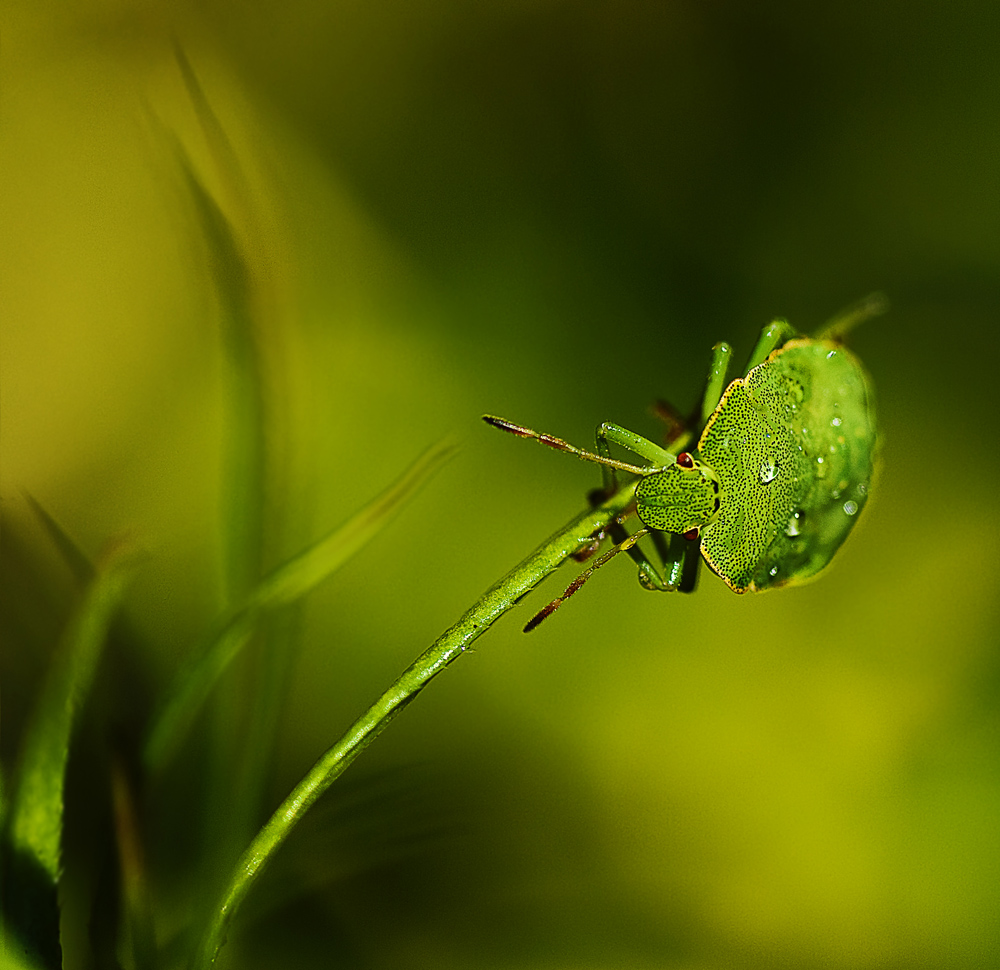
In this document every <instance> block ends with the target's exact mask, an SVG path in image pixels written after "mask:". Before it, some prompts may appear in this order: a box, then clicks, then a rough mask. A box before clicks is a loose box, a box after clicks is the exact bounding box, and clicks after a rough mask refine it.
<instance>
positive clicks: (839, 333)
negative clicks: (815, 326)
mask: <svg viewBox="0 0 1000 970" xmlns="http://www.w3.org/2000/svg"><path fill="white" fill-rule="evenodd" d="M888 309H889V300H888V298H887V297H886V295H885V294H884V293H869V294H868V296H866V297H865V298H864V299H863V300H859V301H858V302H857V303H855V304H853V305H852V306H849V307H847V308H846V309H845V310H841V311H840V313H838V314H837V315H836V316H835V317H833V318H832V319H830V320H827V322H826V323H824V324H823V326H822V327H820V328H819V330H817V331H816V333H815V334H813V336H814V337H815V338H816V339H817V340H836V341H837V342H838V343H843V341H844V340H845V339H846V338H847V335H848V334H849V333H850V332H851V331H852V330H853V329H854V328H855V327H856V326H857V325H858V324H859V323H863V322H864V321H865V320H868V319H870V318H871V317H877V316H880V315H881V314H883V313H885V312H886V311H887V310H888Z"/></svg>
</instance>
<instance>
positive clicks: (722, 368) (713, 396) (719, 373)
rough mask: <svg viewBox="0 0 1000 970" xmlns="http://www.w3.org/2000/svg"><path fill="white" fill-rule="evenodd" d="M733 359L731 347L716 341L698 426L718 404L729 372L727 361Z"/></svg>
mask: <svg viewBox="0 0 1000 970" xmlns="http://www.w3.org/2000/svg"><path fill="white" fill-rule="evenodd" d="M732 359H733V348H732V347H730V346H729V344H727V343H724V342H723V343H717V344H716V345H715V346H714V347H713V348H712V363H711V364H710V365H709V368H708V377H707V378H706V380H705V393H704V394H703V395H702V399H701V421H700V423H699V427H704V426H705V422H706V421H707V420H708V419H709V418H710V417H711V415H712V412H713V411H714V410H715V409H716V408H717V407H718V406H719V398H721V397H722V392H723V390H725V387H726V374H727V373H728V372H729V362H730V361H731V360H732Z"/></svg>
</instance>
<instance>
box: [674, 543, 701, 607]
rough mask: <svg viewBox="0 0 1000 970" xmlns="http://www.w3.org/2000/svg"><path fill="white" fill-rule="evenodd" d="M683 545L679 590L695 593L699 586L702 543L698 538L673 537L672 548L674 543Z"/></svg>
mask: <svg viewBox="0 0 1000 970" xmlns="http://www.w3.org/2000/svg"><path fill="white" fill-rule="evenodd" d="M675 542H676V543H677V544H678V545H683V551H681V552H680V553H678V555H680V557H681V574H680V579H679V581H678V583H677V589H678V590H679V591H680V592H681V593H693V592H694V591H695V588H696V587H697V585H698V572H699V570H700V569H701V542H700V541H699V539H698V537H697V536H695V537H694V538H691V539H688V538H687V537H686V536H671V546H673V544H674V543H675Z"/></svg>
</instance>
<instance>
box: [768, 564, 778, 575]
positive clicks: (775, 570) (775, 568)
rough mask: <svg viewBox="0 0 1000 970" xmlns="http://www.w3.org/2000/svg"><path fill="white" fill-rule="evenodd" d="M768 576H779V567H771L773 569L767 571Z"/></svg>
mask: <svg viewBox="0 0 1000 970" xmlns="http://www.w3.org/2000/svg"><path fill="white" fill-rule="evenodd" d="M767 574H768V576H777V575H778V567H777V566H772V567H771V568H770V569H769V570H768V571H767Z"/></svg>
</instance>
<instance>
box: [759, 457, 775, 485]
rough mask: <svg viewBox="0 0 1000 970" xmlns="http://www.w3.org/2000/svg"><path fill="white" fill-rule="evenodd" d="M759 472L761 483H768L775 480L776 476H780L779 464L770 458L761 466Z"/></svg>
mask: <svg viewBox="0 0 1000 970" xmlns="http://www.w3.org/2000/svg"><path fill="white" fill-rule="evenodd" d="M759 474H760V481H761V484H763V485H767V484H768V483H769V482H773V481H774V480H775V478H777V477H778V465H777V464H776V463H775V462H773V461H771V460H770V459H768V460H767V461H765V462H764V464H762V465H761V466H760V473H759Z"/></svg>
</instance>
